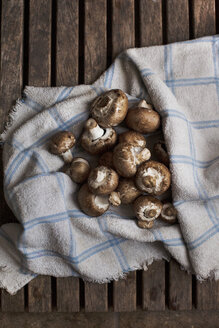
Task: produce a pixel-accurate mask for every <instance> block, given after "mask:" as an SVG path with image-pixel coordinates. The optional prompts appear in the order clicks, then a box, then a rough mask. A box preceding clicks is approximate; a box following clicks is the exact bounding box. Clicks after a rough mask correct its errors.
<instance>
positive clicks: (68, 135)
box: [50, 89, 177, 229]
mask: <svg viewBox="0 0 219 328" xmlns="http://www.w3.org/2000/svg"><path fill="white" fill-rule="evenodd" d="M90 113H91V118H89V119H88V120H87V121H86V122H85V124H84V131H83V133H82V136H81V146H82V147H83V149H84V150H85V151H86V152H87V153H88V154H90V155H99V164H98V166H97V167H94V168H91V165H90V164H89V162H88V161H87V160H86V159H85V158H81V157H75V158H73V155H72V148H73V147H74V145H75V143H76V138H75V136H74V135H73V134H72V132H70V131H61V132H59V133H58V134H56V135H54V136H53V138H52V139H51V143H50V150H51V152H52V153H53V154H56V155H60V156H61V157H62V158H63V160H64V161H65V163H67V165H68V168H67V169H66V171H65V172H66V174H68V175H69V177H70V178H71V179H72V180H73V181H74V182H75V183H78V184H82V185H81V187H80V188H79V191H78V204H79V207H80V209H81V210H82V211H83V212H84V213H85V214H87V215H88V216H95V217H97V216H100V215H102V214H104V213H105V212H106V211H107V210H108V209H109V207H110V205H112V206H120V205H121V204H123V205H125V206H126V205H130V204H131V205H132V206H133V209H134V213H135V215H136V217H137V225H138V227H140V228H146V229H148V228H152V227H153V225H154V222H155V220H156V219H158V218H159V219H161V220H163V221H164V222H167V223H175V222H176V217H177V212H176V209H175V208H174V207H173V205H172V204H171V203H170V202H167V201H166V202H164V203H163V202H161V200H159V199H158V198H157V197H158V196H160V195H163V194H164V193H165V192H166V191H167V190H168V189H169V187H170V185H171V173H170V171H169V169H168V165H169V157H168V153H167V150H166V147H165V143H164V141H159V142H157V143H156V144H155V145H154V148H153V154H154V155H155V156H156V159H157V160H158V161H155V160H151V152H150V150H149V149H148V148H147V147H146V139H145V137H144V135H143V134H145V133H151V132H154V131H156V130H157V129H158V128H159V127H160V116H159V114H158V113H157V112H156V111H155V110H154V109H153V107H152V105H151V104H147V102H146V101H145V100H142V101H140V102H139V103H138V104H137V106H136V105H135V106H134V107H131V108H130V109H128V98H127V96H126V94H125V93H124V92H123V91H122V90H119V89H113V90H109V91H107V92H105V93H103V94H102V95H100V96H99V97H97V98H96V99H95V100H94V101H93V103H92V104H91V107H90ZM122 122H123V123H125V125H126V127H127V128H128V129H129V130H128V131H126V132H123V133H121V134H119V135H118V136H117V132H116V130H115V129H114V128H113V127H116V126H118V125H119V124H120V123H122Z"/></svg>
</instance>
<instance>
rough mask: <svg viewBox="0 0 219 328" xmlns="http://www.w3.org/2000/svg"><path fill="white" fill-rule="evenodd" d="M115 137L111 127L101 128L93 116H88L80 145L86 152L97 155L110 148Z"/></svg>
mask: <svg viewBox="0 0 219 328" xmlns="http://www.w3.org/2000/svg"><path fill="white" fill-rule="evenodd" d="M116 139H117V134H116V131H115V130H114V129H113V128H106V129H102V128H101V127H100V126H99V125H98V124H97V122H96V121H95V120H94V119H93V118H90V119H89V120H87V122H86V123H85V131H84V133H83V134H82V138H81V145H82V147H83V148H84V149H85V150H86V151H87V152H88V153H90V154H92V155H97V154H100V153H102V152H105V151H107V150H108V149H110V148H112V147H113V146H114V144H115V143H116Z"/></svg>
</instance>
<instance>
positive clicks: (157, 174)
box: [135, 161, 171, 195]
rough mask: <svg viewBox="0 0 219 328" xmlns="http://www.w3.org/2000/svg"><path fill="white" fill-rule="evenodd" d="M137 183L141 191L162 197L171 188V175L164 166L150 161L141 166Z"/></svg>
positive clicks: (136, 179) (137, 175)
mask: <svg viewBox="0 0 219 328" xmlns="http://www.w3.org/2000/svg"><path fill="white" fill-rule="evenodd" d="M135 183H136V186H137V187H138V188H139V189H140V190H141V191H144V192H147V193H148V194H152V195H162V194H163V193H164V192H165V191H166V190H167V189H168V188H169V187H170V183H171V174H170V171H169V170H168V168H167V167H166V166H165V165H164V164H162V163H159V162H156V161H148V162H145V163H143V164H141V165H140V166H139V168H138V170H137V173H136V177H135Z"/></svg>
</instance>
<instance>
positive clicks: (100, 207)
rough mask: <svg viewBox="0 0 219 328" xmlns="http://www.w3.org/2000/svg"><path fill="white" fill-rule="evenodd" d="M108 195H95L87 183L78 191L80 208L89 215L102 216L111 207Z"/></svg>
mask: <svg viewBox="0 0 219 328" xmlns="http://www.w3.org/2000/svg"><path fill="white" fill-rule="evenodd" d="M108 198H109V197H108V196H103V195H94V194H93V193H92V192H91V191H90V189H89V188H88V185H87V183H86V184H83V185H82V187H81V188H80V190H79V192H78V203H79V206H80V209H81V210H82V211H83V212H84V213H85V214H87V215H89V216H100V215H102V214H104V213H105V212H106V211H107V210H108V208H109V205H110V204H109V200H108Z"/></svg>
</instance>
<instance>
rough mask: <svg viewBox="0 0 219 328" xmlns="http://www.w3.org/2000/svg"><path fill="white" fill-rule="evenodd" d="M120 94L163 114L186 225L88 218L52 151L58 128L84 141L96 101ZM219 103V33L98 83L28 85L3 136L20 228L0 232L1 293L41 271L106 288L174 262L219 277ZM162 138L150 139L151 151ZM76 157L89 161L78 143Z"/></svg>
mask: <svg viewBox="0 0 219 328" xmlns="http://www.w3.org/2000/svg"><path fill="white" fill-rule="evenodd" d="M94 69H95V67H94ZM113 88H119V89H122V90H123V91H124V92H126V94H127V95H128V99H129V106H132V105H133V104H134V103H137V102H138V101H139V99H146V100H147V101H148V102H149V103H152V104H153V105H154V107H155V109H156V110H157V111H158V112H159V113H160V115H161V116H162V128H163V133H164V137H165V141H166V144H167V149H168V152H169V154H170V158H171V165H170V169H171V172H172V196H173V200H174V204H175V206H176V208H177V210H178V221H179V223H177V224H174V225H169V224H167V223H164V222H161V221H160V220H156V222H155V225H154V228H153V229H149V230H143V229H140V228H139V227H138V226H137V225H136V221H135V219H134V214H133V211H132V209H131V206H127V205H126V206H122V207H119V208H113V207H111V209H110V210H109V211H108V212H106V213H105V214H104V215H102V216H101V217H98V218H90V217H88V216H86V215H85V214H84V213H82V212H81V211H80V209H79V208H78V205H77V200H76V194H77V190H78V186H77V185H76V184H75V183H73V182H72V180H71V179H70V178H69V176H68V175H66V174H65V173H64V172H62V167H63V161H62V159H61V158H60V157H58V156H56V155H53V154H51V153H50V152H49V150H48V145H49V141H50V138H51V137H52V136H53V135H54V134H55V133H57V132H58V131H61V130H70V131H72V132H73V133H74V134H75V135H76V137H77V138H79V136H80V134H81V131H82V129H83V124H84V121H85V120H86V119H87V118H88V117H89V106H90V103H91V102H92V101H93V100H94V99H95V97H97V96H98V95H100V94H101V93H102V92H104V91H106V90H108V89H113ZM218 103H219V36H211V37H205V38H201V39H196V40H191V41H186V42H178V43H174V44H169V45H165V46H154V47H148V48H139V49H128V50H127V51H125V52H123V53H122V54H121V55H120V56H118V57H117V58H116V60H115V61H114V63H113V64H112V65H111V66H110V67H109V68H108V69H107V71H106V72H105V73H104V74H103V75H101V77H100V78H99V79H98V80H97V81H96V82H95V83H94V84H92V85H79V86H75V87H56V88H36V87H26V88H25V90H24V97H23V98H22V99H20V100H18V101H17V103H16V106H15V107H14V108H13V110H12V111H11V113H10V114H9V120H8V122H7V124H6V129H5V131H4V133H3V134H2V135H1V138H2V143H3V166H4V193H5V198H6V201H7V203H8V205H9V207H10V208H11V209H12V211H13V213H14V214H15V216H16V217H17V219H18V221H19V222H20V223H19V224H18V223H11V224H4V225H3V226H2V227H1V229H0V285H1V287H3V288H6V289H7V290H8V292H9V293H12V294H13V293H15V292H16V291H17V290H19V289H20V288H21V287H22V286H23V285H24V284H26V283H27V282H28V281H29V280H31V279H33V278H34V277H35V276H36V275H37V274H44V275H52V276H56V277H59V276H62V277H63V276H80V277H82V278H83V279H85V280H89V281H95V282H100V283H102V282H107V281H110V280H112V279H118V278H120V277H123V276H124V274H125V273H127V272H128V271H130V270H135V269H140V268H144V269H147V266H148V265H149V264H151V263H152V262H153V260H159V259H162V258H163V259H166V260H169V259H170V257H171V256H173V257H174V258H175V259H176V260H177V261H178V262H179V263H180V265H181V267H182V268H184V269H185V270H187V271H188V272H192V273H194V274H195V275H196V277H197V278H198V279H200V280H203V279H207V278H213V279H218V278H219V238H218V237H219V235H218V232H219V216H218V210H219V181H218V180H219V170H218V168H219V165H218V163H219V151H218V150H219V129H218V127H219V106H218ZM156 137H157V136H156V133H155V134H154V135H152V136H146V138H147V139H148V140H149V145H150V139H153V138H156ZM73 153H74V155H77V156H78V155H79V156H80V155H82V156H85V157H86V158H89V156H87V154H85V152H84V151H83V150H82V149H81V147H80V145H79V144H78V145H77V146H76V147H75V148H74V149H73ZM94 164H95V160H94V161H93V165H94Z"/></svg>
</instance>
